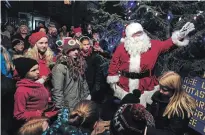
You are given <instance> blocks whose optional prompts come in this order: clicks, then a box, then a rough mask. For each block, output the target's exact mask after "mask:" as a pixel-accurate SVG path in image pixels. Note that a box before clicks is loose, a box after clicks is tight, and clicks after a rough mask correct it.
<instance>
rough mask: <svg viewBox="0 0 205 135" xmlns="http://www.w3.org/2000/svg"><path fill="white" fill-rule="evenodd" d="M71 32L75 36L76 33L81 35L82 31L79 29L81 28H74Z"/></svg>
mask: <svg viewBox="0 0 205 135" xmlns="http://www.w3.org/2000/svg"><path fill="white" fill-rule="evenodd" d="M73 32H74V33H75V34H76V33H78V32H81V33H82V29H81V27H78V28H74V29H73Z"/></svg>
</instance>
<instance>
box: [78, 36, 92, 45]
mask: <svg viewBox="0 0 205 135" xmlns="http://www.w3.org/2000/svg"><path fill="white" fill-rule="evenodd" d="M84 40H88V41H90V38H89V37H88V36H82V37H81V38H80V42H81V43H82V42H83V41H84Z"/></svg>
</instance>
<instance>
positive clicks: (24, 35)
mask: <svg viewBox="0 0 205 135" xmlns="http://www.w3.org/2000/svg"><path fill="white" fill-rule="evenodd" d="M28 32H29V29H28V27H27V26H26V25H21V26H20V27H19V28H18V30H17V34H16V35H14V36H12V37H11V41H12V40H13V39H19V40H22V41H23V42H24V50H27V49H28V48H29V47H30V44H29V42H28V38H29V35H28Z"/></svg>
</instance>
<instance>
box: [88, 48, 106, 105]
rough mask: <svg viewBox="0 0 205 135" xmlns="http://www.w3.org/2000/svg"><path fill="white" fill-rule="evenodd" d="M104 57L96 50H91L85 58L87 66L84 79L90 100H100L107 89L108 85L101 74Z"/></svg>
mask: <svg viewBox="0 0 205 135" xmlns="http://www.w3.org/2000/svg"><path fill="white" fill-rule="evenodd" d="M103 59H104V58H103V57H102V56H101V55H99V54H98V53H96V52H94V51H93V52H92V53H91V54H90V55H89V56H87V57H86V58H85V60H86V63H87V68H86V71H85V75H86V80H87V83H88V86H89V90H90V93H91V96H92V100H94V101H96V102H98V103H99V102H101V101H102V100H104V96H105V95H106V94H107V92H108V91H109V90H108V89H109V85H108V84H107V83H106V77H105V76H104V75H103V70H102V64H103V63H104V60H103Z"/></svg>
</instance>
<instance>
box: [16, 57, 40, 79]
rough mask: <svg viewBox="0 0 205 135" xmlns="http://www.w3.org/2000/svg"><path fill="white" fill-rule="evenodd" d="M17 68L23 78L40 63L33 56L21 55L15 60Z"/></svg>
mask: <svg viewBox="0 0 205 135" xmlns="http://www.w3.org/2000/svg"><path fill="white" fill-rule="evenodd" d="M13 63H14V65H15V69H16V71H17V72H18V74H19V76H20V77H21V78H24V77H25V76H26V74H27V73H28V72H29V70H30V69H31V68H32V67H33V66H35V65H38V62H37V61H36V60H34V59H31V58H25V57H20V58H17V59H15V60H14V61H13Z"/></svg>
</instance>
